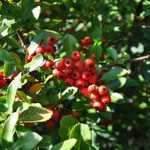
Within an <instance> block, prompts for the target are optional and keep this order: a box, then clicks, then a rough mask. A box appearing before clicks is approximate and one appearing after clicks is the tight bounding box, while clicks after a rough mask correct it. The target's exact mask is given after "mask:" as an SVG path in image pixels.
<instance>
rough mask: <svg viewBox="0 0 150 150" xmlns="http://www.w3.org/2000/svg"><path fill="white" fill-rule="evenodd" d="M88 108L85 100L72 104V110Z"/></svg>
mask: <svg viewBox="0 0 150 150" xmlns="http://www.w3.org/2000/svg"><path fill="white" fill-rule="evenodd" d="M88 108H89V105H88V104H87V103H85V101H79V102H75V103H73V104H72V110H73V111H82V110H86V109H88Z"/></svg>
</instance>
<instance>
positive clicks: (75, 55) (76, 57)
mask: <svg viewBox="0 0 150 150" xmlns="http://www.w3.org/2000/svg"><path fill="white" fill-rule="evenodd" d="M71 58H72V59H73V60H74V61H78V60H80V59H81V54H80V52H79V51H73V52H72V53H71Z"/></svg>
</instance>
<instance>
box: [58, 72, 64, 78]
mask: <svg viewBox="0 0 150 150" xmlns="http://www.w3.org/2000/svg"><path fill="white" fill-rule="evenodd" d="M57 78H58V79H59V80H64V79H65V74H64V72H62V71H59V72H58V73H57Z"/></svg>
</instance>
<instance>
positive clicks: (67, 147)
mask: <svg viewBox="0 0 150 150" xmlns="http://www.w3.org/2000/svg"><path fill="white" fill-rule="evenodd" d="M76 142H77V140H76V139H74V138H72V139H69V140H65V141H63V142H60V143H58V144H56V145H54V147H53V148H52V149H51V150H71V149H72V148H73V147H74V145H75V144H76Z"/></svg>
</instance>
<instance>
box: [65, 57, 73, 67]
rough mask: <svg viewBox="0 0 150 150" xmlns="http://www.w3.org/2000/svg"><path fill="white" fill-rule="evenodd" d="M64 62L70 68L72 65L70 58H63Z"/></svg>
mask: <svg viewBox="0 0 150 150" xmlns="http://www.w3.org/2000/svg"><path fill="white" fill-rule="evenodd" d="M64 63H65V66H66V67H67V68H72V66H73V60H72V59H70V58H66V59H64Z"/></svg>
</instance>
